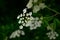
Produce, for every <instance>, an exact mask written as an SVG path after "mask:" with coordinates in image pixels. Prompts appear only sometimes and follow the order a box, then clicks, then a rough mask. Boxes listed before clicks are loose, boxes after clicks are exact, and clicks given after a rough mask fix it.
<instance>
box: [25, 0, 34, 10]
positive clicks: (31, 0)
mask: <svg viewBox="0 0 60 40" xmlns="http://www.w3.org/2000/svg"><path fill="white" fill-rule="evenodd" d="M32 2H33V0H29V2H28V4H27V5H26V7H27V8H28V9H29V8H31V7H32V6H33V4H32Z"/></svg>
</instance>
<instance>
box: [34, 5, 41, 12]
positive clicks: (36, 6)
mask: <svg viewBox="0 0 60 40" xmlns="http://www.w3.org/2000/svg"><path fill="white" fill-rule="evenodd" d="M39 10H40V7H39V5H34V6H33V13H37V12H38V11H39Z"/></svg>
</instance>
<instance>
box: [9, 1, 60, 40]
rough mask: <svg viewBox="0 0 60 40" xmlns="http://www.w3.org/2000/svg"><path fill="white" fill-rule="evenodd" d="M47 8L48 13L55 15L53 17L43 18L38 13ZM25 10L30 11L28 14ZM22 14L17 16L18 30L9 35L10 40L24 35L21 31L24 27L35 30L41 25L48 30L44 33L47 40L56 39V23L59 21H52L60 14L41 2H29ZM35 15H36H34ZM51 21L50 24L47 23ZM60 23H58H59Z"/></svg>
mask: <svg viewBox="0 0 60 40" xmlns="http://www.w3.org/2000/svg"><path fill="white" fill-rule="evenodd" d="M45 8H47V9H48V10H49V11H53V12H55V13H56V14H54V15H51V16H50V15H47V16H43V15H41V14H42V13H40V11H41V10H44V9H45ZM27 9H32V10H31V11H30V12H28V10H27ZM22 11H23V13H21V14H20V15H18V16H17V19H18V20H19V21H18V24H20V26H19V29H18V30H16V31H14V32H13V33H12V34H11V35H10V37H9V38H10V39H11V38H15V37H20V35H23V36H24V35H25V32H24V30H23V28H24V27H28V28H29V30H31V31H32V30H35V29H37V28H40V27H42V24H44V25H46V26H45V27H46V29H47V30H50V31H49V32H47V33H46V35H47V37H49V39H51V40H52V39H53V40H54V39H56V37H58V36H59V34H58V33H57V32H56V31H55V29H56V22H58V21H59V20H58V19H57V18H55V19H53V18H54V17H55V16H56V15H58V14H60V13H59V12H57V11H55V10H53V9H51V8H49V7H48V6H47V5H46V4H45V3H44V2H43V0H29V2H28V4H27V5H26V8H24V9H23V10H22ZM36 14H37V15H36ZM51 20H53V21H52V22H51V23H49V21H51ZM59 22H60V21H59Z"/></svg>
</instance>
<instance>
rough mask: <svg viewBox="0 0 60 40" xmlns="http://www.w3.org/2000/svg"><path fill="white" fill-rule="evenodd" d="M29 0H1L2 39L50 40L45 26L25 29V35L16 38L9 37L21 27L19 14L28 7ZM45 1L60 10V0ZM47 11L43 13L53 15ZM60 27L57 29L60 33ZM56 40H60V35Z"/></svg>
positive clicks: (0, 36) (0, 26)
mask: <svg viewBox="0 0 60 40" xmlns="http://www.w3.org/2000/svg"><path fill="white" fill-rule="evenodd" d="M28 1H29V0H0V40H49V38H48V37H47V36H46V35H45V33H46V32H47V30H46V29H45V28H43V27H42V28H38V29H36V30H33V31H29V30H28V29H25V31H26V35H25V36H21V37H19V38H15V39H9V38H8V37H9V36H10V34H11V33H12V32H13V31H15V30H16V29H18V28H19V27H18V26H19V25H18V20H17V16H18V15H19V14H20V13H21V12H22V10H23V9H24V8H25V7H26V4H27V3H28ZM44 2H45V4H46V5H47V6H49V7H50V8H52V9H55V10H56V11H58V12H60V1H59V0H45V1H44ZM46 11H47V9H46ZM46 11H44V12H43V15H46V14H47V15H51V14H48V13H50V12H49V11H48V12H47V13H46ZM59 17H60V15H57V16H56V18H58V19H59ZM59 20H60V19H59ZM59 29H60V27H58V28H57V29H56V30H57V32H58V33H60V30H59ZM27 30H28V31H27ZM56 40H60V37H58V38H57V39H56Z"/></svg>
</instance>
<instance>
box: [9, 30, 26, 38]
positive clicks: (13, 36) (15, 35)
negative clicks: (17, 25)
mask: <svg viewBox="0 0 60 40" xmlns="http://www.w3.org/2000/svg"><path fill="white" fill-rule="evenodd" d="M22 34H23V35H25V33H24V31H22V30H16V31H14V32H13V33H12V34H11V35H10V39H11V38H15V37H20V35H22Z"/></svg>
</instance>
